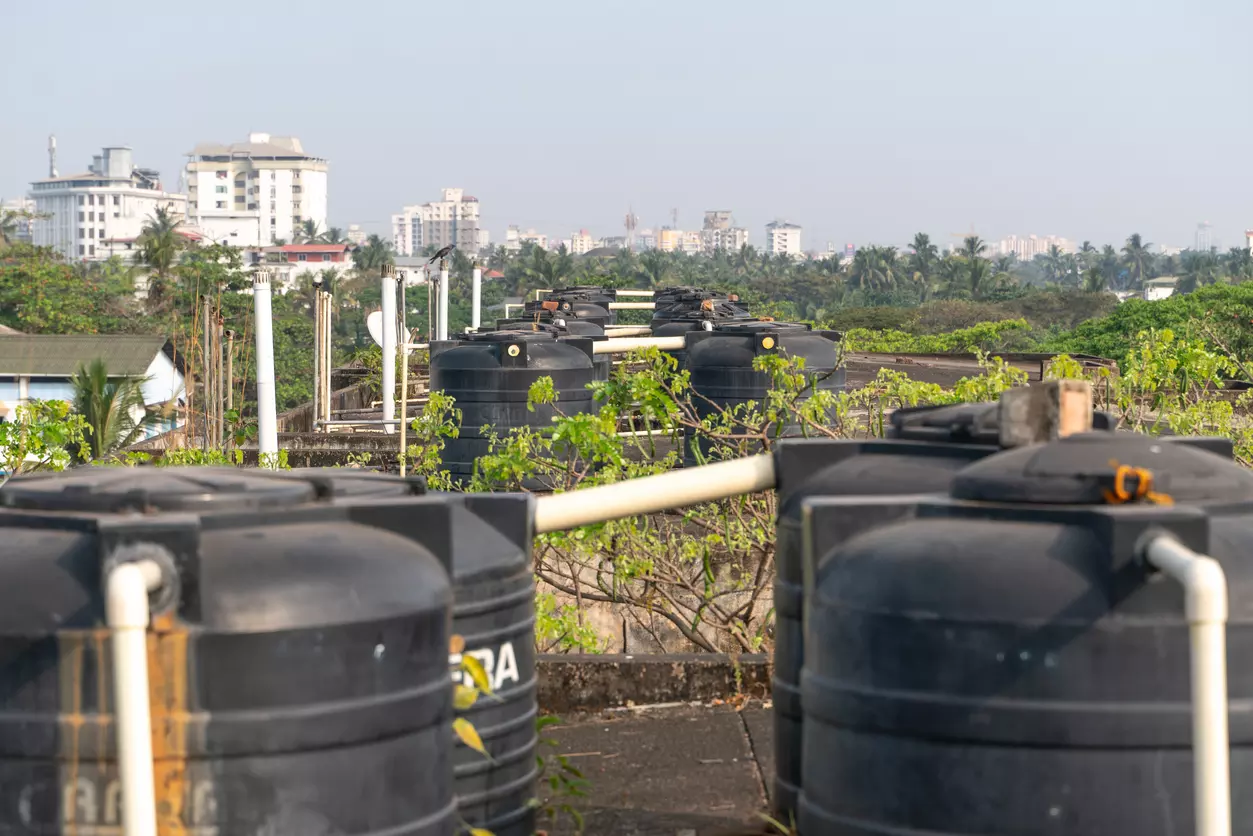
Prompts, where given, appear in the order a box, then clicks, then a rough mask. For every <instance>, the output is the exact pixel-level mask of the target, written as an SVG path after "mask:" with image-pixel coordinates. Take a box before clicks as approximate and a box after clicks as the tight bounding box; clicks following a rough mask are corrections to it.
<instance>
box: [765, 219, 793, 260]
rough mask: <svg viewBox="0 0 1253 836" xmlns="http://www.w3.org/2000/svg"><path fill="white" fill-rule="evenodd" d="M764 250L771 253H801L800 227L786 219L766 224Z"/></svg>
mask: <svg viewBox="0 0 1253 836" xmlns="http://www.w3.org/2000/svg"><path fill="white" fill-rule="evenodd" d="M766 252H768V253H770V254H771V255H791V256H799V255H800V254H801V228H800V227H799V226H797V225H796V224H793V223H788V222H787V221H774V222H773V223H768V224H766Z"/></svg>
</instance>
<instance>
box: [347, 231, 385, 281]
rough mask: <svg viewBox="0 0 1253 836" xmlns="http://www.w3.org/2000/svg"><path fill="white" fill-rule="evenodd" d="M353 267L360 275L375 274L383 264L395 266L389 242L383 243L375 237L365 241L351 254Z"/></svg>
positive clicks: (372, 236)
mask: <svg viewBox="0 0 1253 836" xmlns="http://www.w3.org/2000/svg"><path fill="white" fill-rule="evenodd" d="M352 263H353V266H355V267H356V268H357V270H358V271H360V272H362V273H377V272H379V271H380V270H382V269H383V265H384V264H395V263H396V258H395V254H394V253H393V252H392V243H391V241H384V240H383V239H382V238H380V237H379V236H377V235H371V236H370V237H369V238H367V239H365V243H364V244H362V245H361V246H360V247H357V249H356V250H354V251H353V253H352Z"/></svg>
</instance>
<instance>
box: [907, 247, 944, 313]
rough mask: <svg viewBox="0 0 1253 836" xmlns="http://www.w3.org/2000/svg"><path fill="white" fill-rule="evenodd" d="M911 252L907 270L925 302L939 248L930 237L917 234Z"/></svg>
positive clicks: (938, 255)
mask: <svg viewBox="0 0 1253 836" xmlns="http://www.w3.org/2000/svg"><path fill="white" fill-rule="evenodd" d="M910 246H911V247H912V249H913V252H912V253H911V254H910V256H909V270H910V273H911V274H912V275H913V277H914V281H915V282H917V283H918V285H919V287H920V289H921V291H922V300H923V301H924V302H925V301H926V300H927V297H928V296H929V295H930V292H931V280H932V278H933V276H934V274H935V265H936V264H937V263H938V262H939V260H940V248H939V247H937V246H936V245H935V244H933V243H931V236H930V235H927V234H926V233H925V232H919V233H918V234H917V235H915V236H914V241H913V243H912V244H911V245H910Z"/></svg>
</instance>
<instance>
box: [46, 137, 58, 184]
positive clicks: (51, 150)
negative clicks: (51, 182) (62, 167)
mask: <svg viewBox="0 0 1253 836" xmlns="http://www.w3.org/2000/svg"><path fill="white" fill-rule="evenodd" d="M48 176H49V177H56V176H57V137H56V134H50V135H49V136H48Z"/></svg>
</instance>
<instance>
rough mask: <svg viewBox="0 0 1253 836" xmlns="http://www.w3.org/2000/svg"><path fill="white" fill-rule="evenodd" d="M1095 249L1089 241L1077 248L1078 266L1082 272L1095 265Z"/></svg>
mask: <svg viewBox="0 0 1253 836" xmlns="http://www.w3.org/2000/svg"><path fill="white" fill-rule="evenodd" d="M1096 256H1097V249H1096V247H1094V246H1092V242H1091V241H1084V242H1083V244H1081V245H1080V247H1079V264H1080V266H1081V267H1083V269H1084V270H1087V269H1088V268H1090V267H1092V266H1093V265H1095V264H1096Z"/></svg>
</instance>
